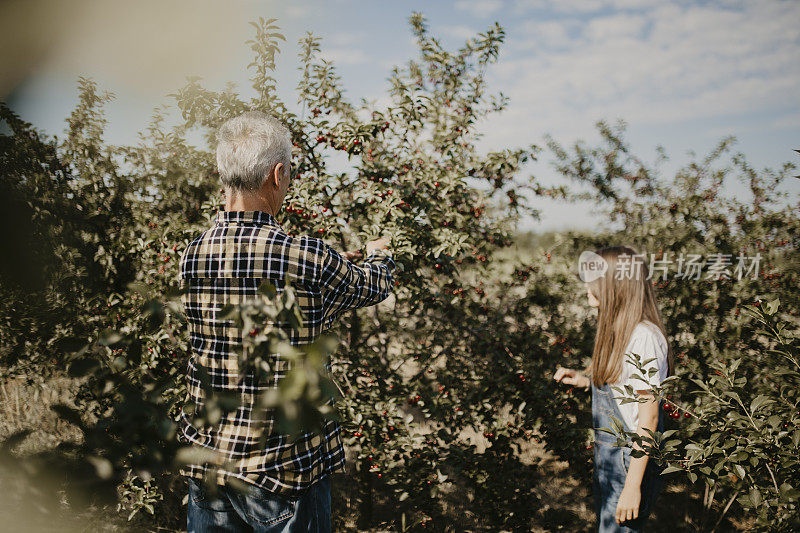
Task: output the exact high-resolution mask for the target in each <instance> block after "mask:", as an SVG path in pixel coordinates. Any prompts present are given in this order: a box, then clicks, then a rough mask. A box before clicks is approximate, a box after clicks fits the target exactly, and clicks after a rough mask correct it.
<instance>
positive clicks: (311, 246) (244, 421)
mask: <svg viewBox="0 0 800 533" xmlns="http://www.w3.org/2000/svg"><path fill="white" fill-rule="evenodd" d="M393 273H394V263H393V262H392V260H391V258H389V257H388V256H387V255H386V254H384V253H382V252H378V253H374V254H372V255H370V256H369V257H368V258H367V259H366V260H365V262H364V264H363V265H361V266H358V265H355V264H353V263H351V262H350V261H348V260H347V259H345V258H343V257H342V256H341V255H339V254H338V253H337V252H336V251H334V250H333V249H332V248H331V247H329V246H328V245H326V244H325V243H323V242H322V241H321V240H319V239H314V238H312V237H291V236H289V235H287V234H286V233H285V232H284V231H283V230H282V229H281V227H280V226H279V225H278V223H277V222H276V221H275V218H273V217H272V215H269V214H268V213H264V212H261V211H222V212H220V213H219V214H218V215H217V221H216V224H215V226H214V227H213V228H211V229H209V230H207V231H206V232H205V233H203V234H202V235H200V236H199V237H198V238H196V239H195V240H194V241H192V242H191V243H190V244H189V246H188V248H187V249H186V251H185V253H184V255H183V258H182V259H181V280H182V284H183V287H184V289H186V292H185V294H184V296H183V304H184V308H185V311H186V317H187V319H188V322H189V339H190V345H191V349H192V352H193V353H192V357H191V358H190V360H189V368H188V380H187V389H188V391H187V400H186V403H185V405H184V410H183V411H182V412H181V417H180V436H181V440H182V441H183V442H185V443H188V444H192V445H195V446H200V447H203V448H208V449H212V450H215V451H218V452H221V453H222V455H223V457H224V459H225V460H228V461H232V462H233V464H234V465H235V466H234V467H233V468H228V469H227V470H222V469H220V470H219V472H218V476H217V482H218V483H220V484H224V483H225V479H226V478H228V477H234V478H238V479H240V480H242V481H245V482H247V483H251V484H253V485H256V486H258V487H261V488H263V489H265V490H268V491H270V492H272V493H277V494H282V495H286V496H288V497H291V498H294V497H298V496H299V494H300V493H301V492H302V491H303V490H304V489H306V488H307V487H308V486H309V485H311V484H312V483H314V482H315V481H317V480H318V479H320V478H321V477H323V476H325V475H327V474H330V473H332V472H335V471H338V470H340V469H341V468H342V466H343V465H344V448H343V446H342V440H341V434H340V433H341V431H340V428H339V425H338V424H337V423H336V422H334V421H330V420H329V421H327V422H326V423H325V425H324V427H323V429H322V431H321V433H306V434H303V435H301V436H299V437H298V438H296V439H295V440H294V441H290V440H289V439H288V438H287V437H286V436H285V435H280V434H276V432H275V431H274V430H273V420H271V418H270V416H269V414H267V415H264V414H262V415H260V416H258V415H257V414H256V412H255V411H254V409H253V405H254V403H255V401H256V398H257V396H258V395H260V394H262V393H263V392H264V391H266V390H268V389H270V388H275V387H276V386H277V384H278V382H279V381H280V379H281V378H282V377H283V376H284V375H285V374H286V371H287V370H288V365H289V363H288V361H286V360H280V359H279V358H277V356H276V361H275V364H274V365H271V366H272V367H273V369H274V372H275V374H274V377H273V378H271V379H269V380H268V382H267V383H259V382H257V380H255V379H254V378H255V376H254V375H253V374H252V372H251V373H249V375H248V374H245V375H240V374H239V372H238V358H237V354H236V352H235V350H234V348H235V347H236V346H237V345H241V343H242V331H241V330H240V329H238V328H236V327H235V326H234V325H233V324H232V323H231V322H230V321H226V320H221V319H219V318H218V313H219V312H220V311H221V310H222V308H223V307H224V306H225V305H227V304H234V305H235V304H237V303H239V302H241V301H242V300H244V299H245V298H248V297H252V296H254V295H255V294H256V291H257V289H258V287H259V285H260V284H261V282H262V280H265V279H267V280H270V281H271V282H272V283H273V284H274V285H275V286H276V287H278V289H279V290H281V288H282V287H283V286H284V283H285V282H286V281H289V282H290V283H291V285H292V287H293V289H294V290H295V293H296V296H297V301H298V303H299V306H300V309H301V310H302V313H303V326H302V328H300V329H299V330H297V331H294V330H287V333H288V334H289V335H290V340H291V342H292V344H295V345H301V344H306V343H310V342H313V341H314V340H315V339H316V338H317V337H318V336H319V334H320V333H322V332H323V331H324V330H325V329H327V328H329V327H330V326H331V324H332V323H333V321H334V320H335V319H336V317H338V316H339V315H341V314H342V313H344V312H345V311H348V310H351V309H357V308H359V307H365V306H369V305H374V304H377V303H378V302H380V301H381V300H383V299H385V298H386V297H387V296H388V295H389V292H390V290H391V286H392V275H393ZM200 368H202V370H198V369H200ZM203 372H204V373H205V374H206V375H207V376H208V380H209V381H210V386H211V389H212V390H213V391H215V392H227V393H230V392H231V391H233V392H234V393H237V394H239V395H240V400H241V404H240V406H239V407H238V408H237V409H236V410H235V411H232V412H230V413H228V414H227V415H223V416H222V418H221V419H220V421H219V422H218V423H216V424H214V425H205V426H203V427H197V426H195V425H193V424H192V416H191V415H190V414H189V412H194V413H203V409H204V396H205V395H204V392H203V389H202V387H201V384H200V379H201V375H202V373H203ZM187 411H189V412H187ZM264 436H265V437H266V444H264V440H263V438H262V437H264ZM206 469H207V466H206V465H189V466H187V467H184V468H183V470H182V472H183V474H184V475H188V476H191V477H195V478H202V477H203V476H204V475H205V473H206Z"/></svg>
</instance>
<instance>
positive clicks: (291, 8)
mask: <svg viewBox="0 0 800 533" xmlns="http://www.w3.org/2000/svg"><path fill="white" fill-rule="evenodd" d="M310 12H311V8H309V6H302V5H300V6H299V5H297V4H293V5H288V6H286V15H287V16H288V17H289V18H296V19H299V18H303V17H306V16H308V14H309V13H310Z"/></svg>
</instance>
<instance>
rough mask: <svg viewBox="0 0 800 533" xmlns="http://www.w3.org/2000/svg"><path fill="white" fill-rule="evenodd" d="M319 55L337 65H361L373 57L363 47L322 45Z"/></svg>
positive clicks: (371, 60)
mask: <svg viewBox="0 0 800 533" xmlns="http://www.w3.org/2000/svg"><path fill="white" fill-rule="evenodd" d="M320 55H321V56H322V58H323V59H325V60H326V61H332V62H333V63H335V64H337V65H362V64H365V63H372V62H373V59H374V58H372V57H370V56H369V55H367V53H366V52H365V51H364V49H363V48H355V47H323V48H322V52H321V54H320Z"/></svg>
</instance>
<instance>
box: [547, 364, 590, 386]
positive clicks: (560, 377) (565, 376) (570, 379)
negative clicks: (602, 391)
mask: <svg viewBox="0 0 800 533" xmlns="http://www.w3.org/2000/svg"><path fill="white" fill-rule="evenodd" d="M553 379H554V380H556V381H558V382H559V383H565V384H567V385H572V386H574V387H583V388H584V389H588V388H589V386H590V385H591V383H590V382H589V378H587V377H586V376H584V375H583V373H582V372H579V371H578V370H573V369H572V368H563V367H558V369H557V370H556V373H555V375H554V376H553Z"/></svg>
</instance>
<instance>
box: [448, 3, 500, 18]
mask: <svg viewBox="0 0 800 533" xmlns="http://www.w3.org/2000/svg"><path fill="white" fill-rule="evenodd" d="M455 7H456V9H458V10H459V11H465V12H467V13H469V14H470V15H472V16H473V17H475V18H485V17H488V16H489V15H491V14H493V13H496V12H498V11H500V9H502V8H503V2H502V0H456V3H455Z"/></svg>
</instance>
